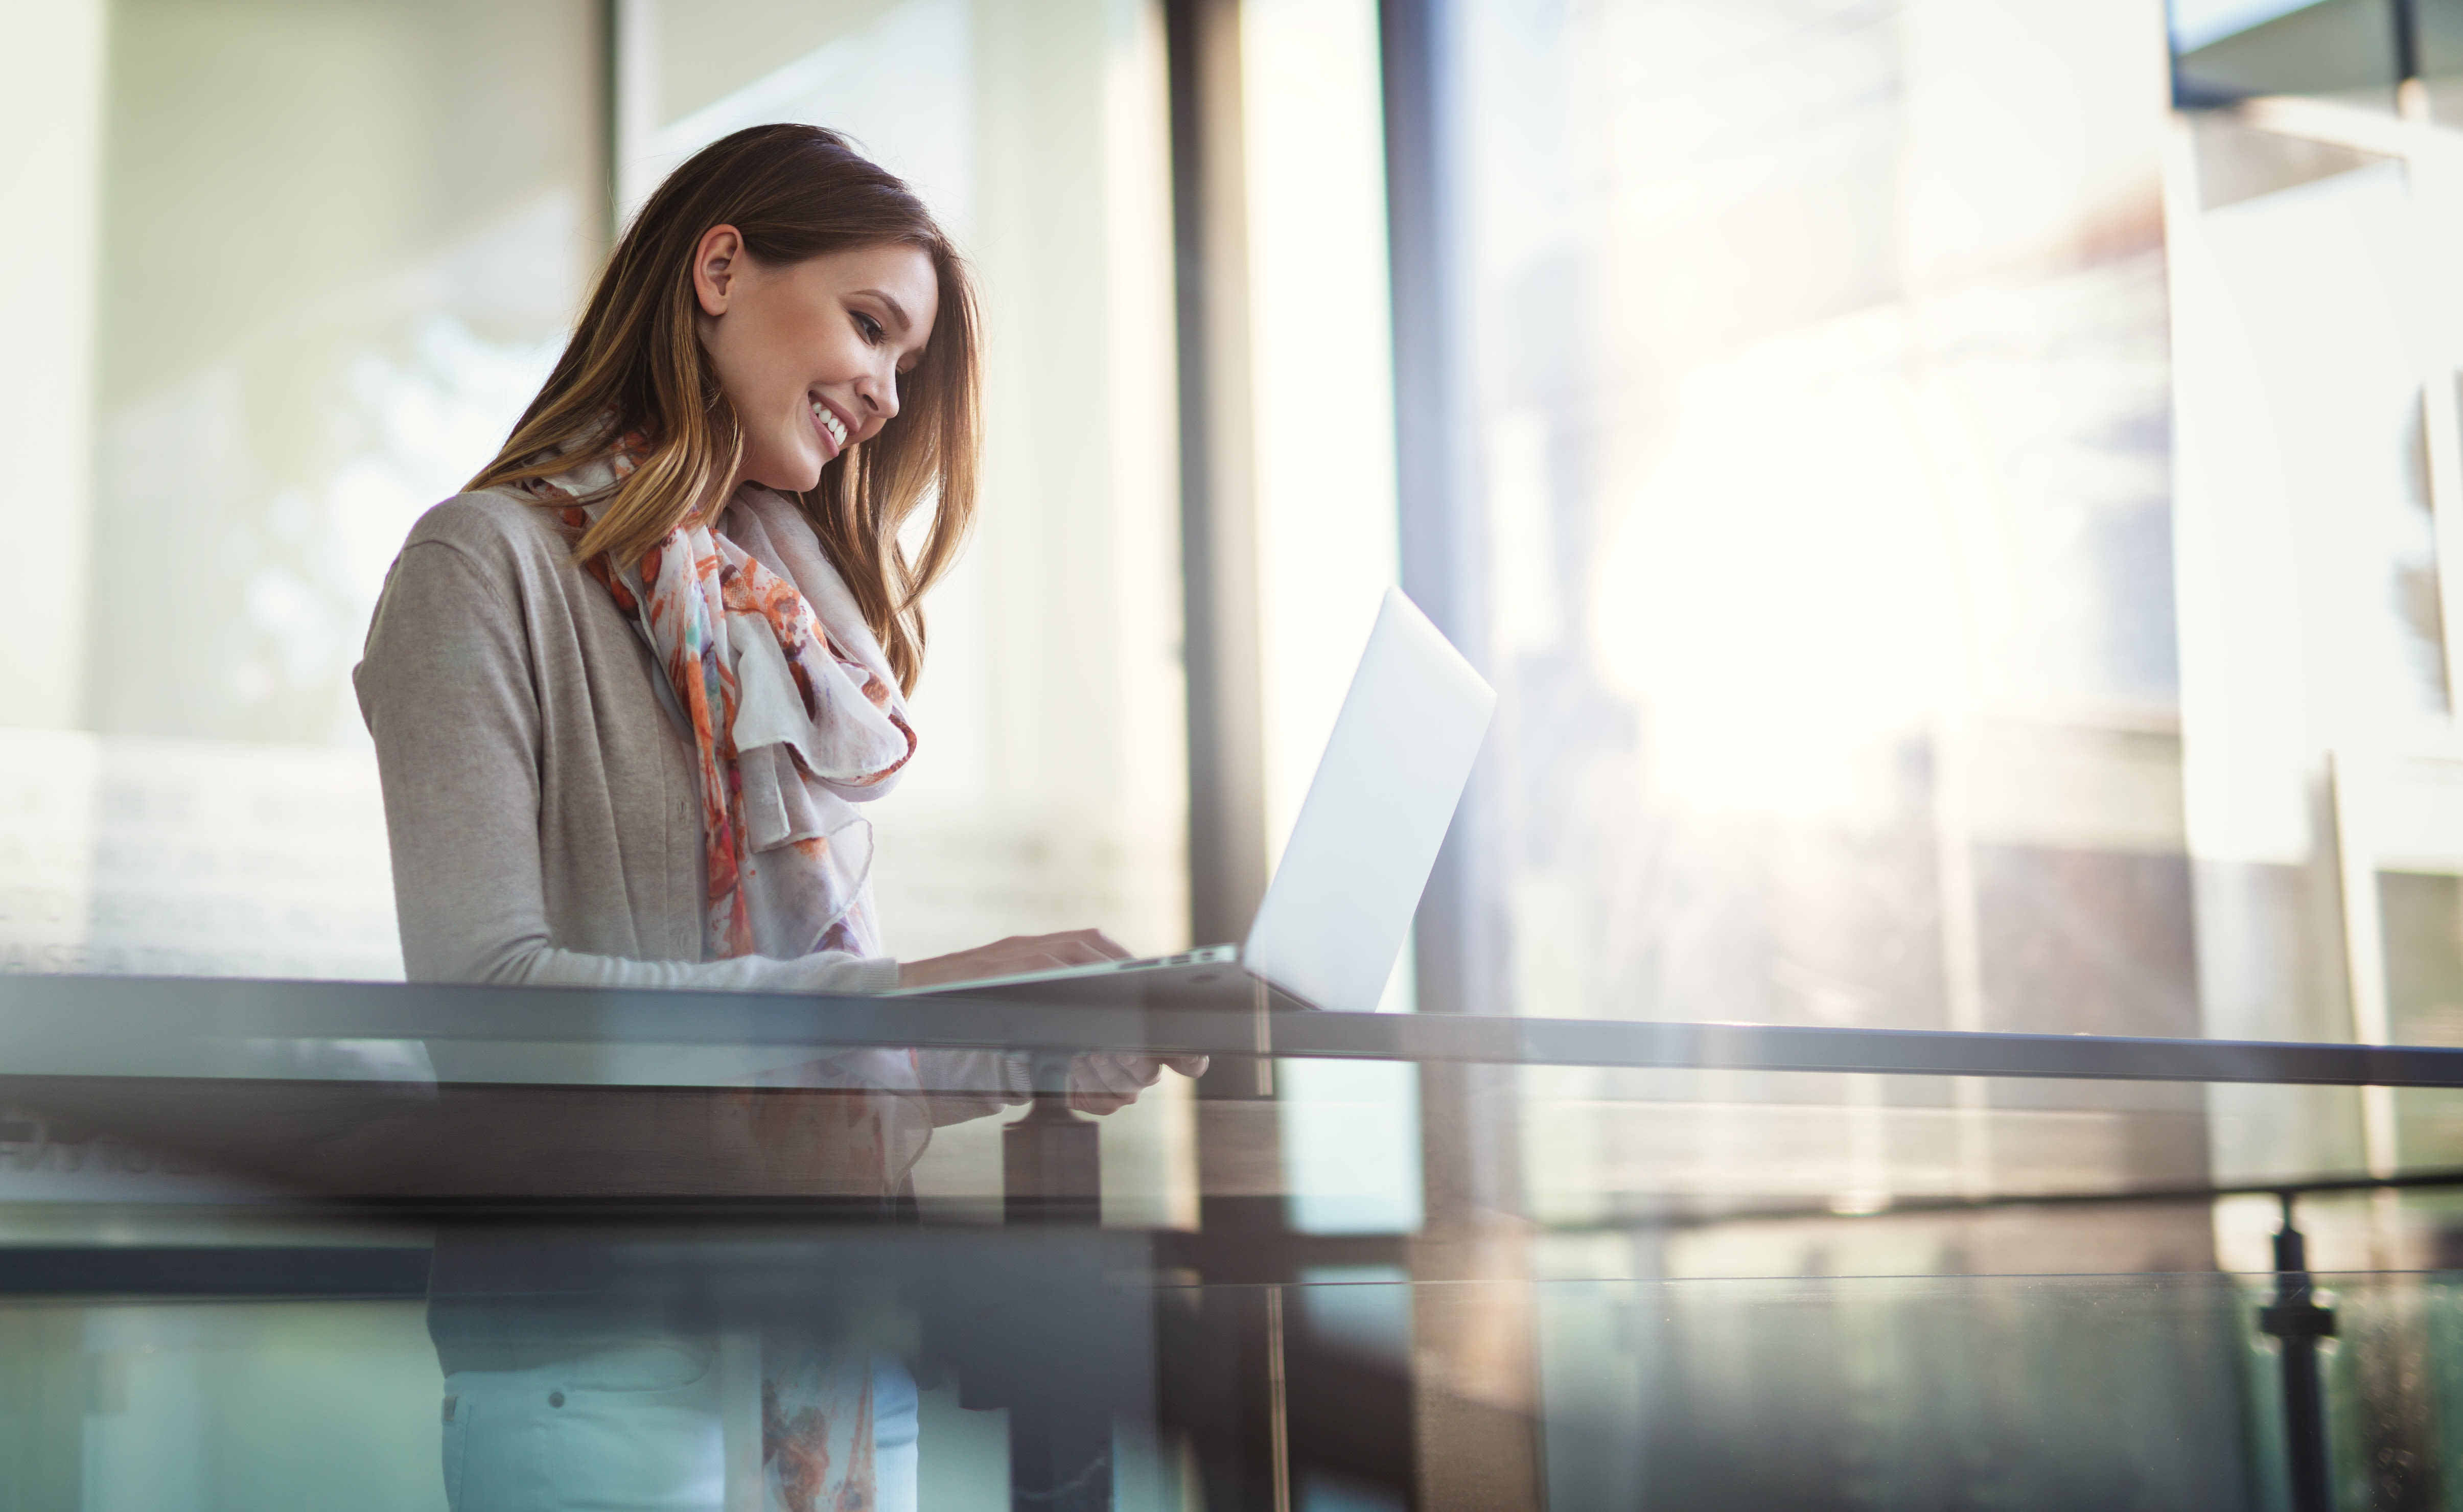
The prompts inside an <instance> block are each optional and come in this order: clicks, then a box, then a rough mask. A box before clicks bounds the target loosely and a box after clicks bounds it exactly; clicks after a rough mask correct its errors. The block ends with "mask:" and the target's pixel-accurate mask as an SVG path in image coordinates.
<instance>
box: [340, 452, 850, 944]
mask: <svg viewBox="0 0 2463 1512" xmlns="http://www.w3.org/2000/svg"><path fill="white" fill-rule="evenodd" d="M722 528H723V527H722ZM758 538H759V537H758V535H757V533H755V540H756V541H757V540H758ZM814 547H815V551H816V554H817V552H818V543H817V542H815V543H814ZM756 554H758V553H756ZM764 560H765V562H766V564H767V565H768V566H769V567H770V569H771V570H772V571H774V572H776V573H778V574H779V575H780V576H781V577H784V578H787V579H789V580H790V581H794V578H795V575H794V574H793V573H792V572H790V571H789V570H788V566H787V564H786V563H785V562H783V561H778V560H770V559H767V558H766V557H765V558H764ZM352 682H353V685H354V686H355V687H356V688H357V689H358V690H359V696H360V713H361V714H362V715H363V716H364V717H365V718H366V720H367V724H368V731H369V733H370V734H373V735H374V736H375V737H376V747H377V764H378V768H379V771H380V773H381V778H382V781H383V787H384V805H385V823H386V826H387V828H388V830H389V831H390V834H391V837H392V848H393V880H394V906H395V909H396V911H397V913H398V914H399V915H400V918H401V923H402V953H403V965H404V967H405V968H407V970H408V974H409V975H410V978H411V980H413V981H487V982H517V983H558V984H566V985H574V986H606V987H691V988H738V989H752V990H756V991H773V992H795V991H804V992H825V993H862V992H879V991H883V990H884V989H887V988H890V987H894V986H896V985H897V983H898V963H897V962H896V961H893V960H887V959H864V958H861V957H858V956H853V955H846V954H840V953H834V952H823V953H816V954H812V955H806V956H804V957H802V958H800V959H796V960H774V959H772V958H770V957H767V956H740V957H737V958H735V959H731V960H718V961H705V960H704V959H702V925H701V916H702V909H701V906H700V902H699V900H700V898H701V896H702V890H703V882H702V879H703V874H704V867H703V860H702V825H701V805H700V802H699V801H698V800H697V798H696V797H695V794H696V792H697V789H698V778H697V777H696V775H695V764H696V763H695V757H694V753H693V746H692V739H691V736H690V734H688V733H687V731H686V730H685V728H684V727H683V725H682V724H681V723H680V722H679V720H678V719H676V718H675V717H673V716H672V715H670V714H669V712H667V707H666V705H665V703H664V702H663V701H662V700H661V698H660V695H659V688H660V686H661V684H660V673H659V671H658V669H657V667H656V665H655V663H654V662H653V661H652V659H651V655H650V649H649V647H648V646H646V645H644V644H643V640H642V637H641V635H640V634H639V633H638V632H637V631H636V630H635V629H634V627H633V625H632V624H631V623H630V622H629V621H628V620H627V619H626V618H625V616H624V615H623V613H622V612H621V610H619V609H618V608H617V607H616V604H615V602H614V600H613V599H611V598H610V597H609V595H608V592H607V590H606V588H605V587H603V586H601V585H600V583H599V581H598V580H596V579H595V578H592V577H591V576H590V575H589V574H588V573H587V572H585V571H583V570H582V568H581V567H580V566H579V565H578V564H577V563H576V562H575V561H574V560H573V551H572V547H571V546H570V545H569V544H568V543H567V541H566V540H565V538H564V537H563V535H562V534H561V533H560V532H559V531H558V530H557V529H556V523H555V521H554V519H553V518H552V517H551V515H549V513H548V512H547V511H546V510H544V509H542V508H540V507H539V506H537V505H535V504H533V503H530V502H527V501H526V500H524V499H523V498H521V497H520V496H519V495H517V494H512V493H496V492H490V493H465V494H462V495H461V496H459V497H457V498H451V499H447V500H446V501H445V502H444V503H442V504H439V505H438V506H436V507H435V508H434V509H432V510H429V511H428V512H427V514H426V515H424V516H423V517H422V518H421V519H420V521H419V523H418V524H417V525H416V526H415V527H413V528H412V530H411V533H410V538H409V539H408V541H407V542H405V543H404V544H403V549H402V555H401V556H400V557H399V558H397V559H395V561H394V564H393V570H392V571H391V573H389V574H388V575H387V576H386V579H385V586H384V593H383V596H382V597H381V599H380V600H379V601H378V603H377V612H376V618H375V620H374V622H373V623H372V624H371V625H369V627H368V640H367V648H366V653H365V659H364V660H362V661H361V662H360V666H359V668H358V669H357V670H356V671H355V672H354V673H353V674H352Z"/></svg>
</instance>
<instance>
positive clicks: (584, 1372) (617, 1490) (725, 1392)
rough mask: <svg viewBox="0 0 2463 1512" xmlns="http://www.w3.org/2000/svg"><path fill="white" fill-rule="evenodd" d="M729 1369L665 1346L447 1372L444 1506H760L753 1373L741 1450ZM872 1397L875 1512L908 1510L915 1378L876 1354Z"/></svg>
mask: <svg viewBox="0 0 2463 1512" xmlns="http://www.w3.org/2000/svg"><path fill="white" fill-rule="evenodd" d="M733 1373H735V1374H738V1375H740V1374H741V1373H742V1372H740V1371H738V1372H733ZM872 1393H873V1455H874V1478H875V1485H876V1489H877V1491H878V1493H879V1507H880V1512H916V1449H917V1446H916V1426H917V1424H916V1409H917V1402H916V1392H915V1381H914V1378H913V1377H911V1376H909V1375H908V1374H907V1373H906V1369H905V1366H904V1365H902V1364H901V1363H899V1362H898V1361H897V1360H895V1359H892V1358H890V1357H888V1356H886V1355H875V1356H873V1357H872ZM744 1395H745V1383H744V1382H743V1381H741V1380H730V1371H729V1370H726V1369H724V1368H723V1365H722V1359H721V1351H718V1350H713V1349H707V1348H697V1347H695V1346H693V1345H690V1344H687V1343H682V1342H677V1343H669V1342H666V1341H652V1342H644V1343H641V1344H631V1345H624V1346H621V1347H618V1348H608V1349H602V1350H598V1351H595V1352H593V1353H590V1354H585V1355H579V1356H577V1357H576V1358H574V1359H571V1360H559V1361H557V1362H556V1363H555V1364H553V1365H543V1366H538V1367H536V1368H534V1369H532V1370H457V1371H455V1372H453V1373H452V1374H450V1375H448V1376H447V1377H446V1378H445V1495H446V1501H447V1505H448V1506H449V1507H450V1508H451V1509H452V1512H750V1509H752V1508H758V1507H762V1506H763V1503H764V1501H766V1500H767V1498H766V1497H765V1496H764V1494H763V1486H762V1476H761V1473H760V1436H759V1435H760V1415H759V1400H760V1381H759V1377H758V1374H757V1371H756V1372H755V1373H754V1374H753V1375H752V1380H751V1397H752V1399H751V1404H750V1405H751V1411H752V1417H751V1420H750V1434H751V1438H750V1458H749V1459H748V1458H747V1457H746V1453H745V1450H746V1443H745V1415H744V1414H745V1407H746V1403H745V1401H744ZM730 1422H732V1423H733V1425H734V1428H735V1431H734V1432H733V1433H730ZM730 1463H732V1465H733V1466H734V1468H735V1474H734V1475H733V1476H731V1477H730V1474H729V1470H730ZM765 1512H767V1509H765Z"/></svg>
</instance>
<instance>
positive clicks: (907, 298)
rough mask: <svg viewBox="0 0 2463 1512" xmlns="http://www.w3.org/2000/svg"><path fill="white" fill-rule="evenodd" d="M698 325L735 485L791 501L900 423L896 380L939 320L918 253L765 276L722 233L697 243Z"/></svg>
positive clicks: (862, 253) (830, 261) (877, 255)
mask: <svg viewBox="0 0 2463 1512" xmlns="http://www.w3.org/2000/svg"><path fill="white" fill-rule="evenodd" d="M693 292H694V294H695V295H696V296H697V297H698V298H699V300H700V304H701V316H700V318H699V320H698V321H697V322H696V323H697V324H698V326H699V328H700V331H701V340H702V345H703V347H704V348H705V349H707V350H708V353H709V356H710V362H711V363H712V365H714V366H715V367H716V368H717V370H718V383H719V387H720V389H721V390H722V391H723V392H725V394H726V395H727V401H728V403H729V404H730V405H733V406H734V409H735V415H736V418H737V420H738V421H740V422H741V423H742V424H743V427H744V465H743V471H741V472H740V473H739V474H738V477H737V481H738V482H753V483H759V484H763V485H765V486H767V487H770V488H774V489H778V490H781V491H784V492H786V493H802V492H803V491H805V490H806V489H809V488H812V487H813V486H814V485H815V484H817V483H818V482H819V481H820V479H821V469H822V467H824V466H825V465H826V464H827V463H828V462H829V461H830V459H831V458H833V457H835V456H837V455H838V454H839V452H841V451H843V450H845V449H847V448H849V447H851V446H855V445H856V444H858V443H860V442H863V441H869V440H871V439H872V438H873V437H874V436H877V435H879V434H881V427H883V426H885V425H887V424H888V423H889V420H890V417H891V416H893V415H895V414H897V413H898V380H899V375H901V374H902V373H905V371H907V370H908V369H909V368H912V367H913V366H914V365H915V363H916V361H917V359H919V358H920V357H922V355H923V352H924V343H925V342H926V341H927V340H930V339H931V336H932V318H933V317H934V316H935V315H936V314H938V313H939V309H940V285H939V281H938V280H937V279H935V278H934V277H933V275H932V260H931V258H929V257H927V256H926V255H925V253H924V252H923V250H922V249H921V248H917V247H908V246H904V245H900V244H895V243H893V244H890V245H886V246H881V247H861V248H857V249H856V250H854V251H852V252H829V253H826V254H824V255H822V256H819V257H814V258H809V259H807V260H805V261H803V262H798V263H780V264H776V265H772V264H768V263H764V262H761V261H759V260H758V259H756V258H754V257H752V256H751V255H749V254H748V253H747V252H745V250H744V240H743V238H742V237H741V236H740V235H738V234H737V232H736V230H735V228H734V227H732V226H720V227H715V228H713V229H712V230H709V231H708V233H706V234H705V235H704V236H703V237H702V239H701V245H700V247H699V249H698V250H697V252H696V254H695V257H694V261H693Z"/></svg>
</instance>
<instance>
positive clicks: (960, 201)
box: [618, 0, 1188, 958]
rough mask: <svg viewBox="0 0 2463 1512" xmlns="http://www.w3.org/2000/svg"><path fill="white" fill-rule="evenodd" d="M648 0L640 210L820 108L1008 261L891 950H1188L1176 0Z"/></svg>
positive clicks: (886, 828)
mask: <svg viewBox="0 0 2463 1512" xmlns="http://www.w3.org/2000/svg"><path fill="white" fill-rule="evenodd" d="M642 15H643V17H644V18H645V19H642V20H640V21H638V22H637V24H636V25H635V26H634V27H633V29H632V30H630V31H627V32H626V33H624V36H625V38H626V41H627V43H628V46H629V48H630V51H628V52H627V54H626V55H625V58H626V60H625V64H624V67H623V69H622V70H621V73H620V79H621V84H622V88H621V91H620V97H621V98H620V100H619V112H618V114H619V120H620V121H621V122H626V123H629V126H630V128H631V136H630V138H629V139H628V142H627V144H626V146H625V149H624V155H623V190H622V192H623V194H624V196H625V198H626V201H627V203H628V204H634V203H638V202H639V200H640V199H641V198H642V197H643V195H646V194H647V193H648V191H649V189H650V187H651V186H654V185H655V184H656V183H657V182H658V180H659V178H660V177H661V176H663V175H664V174H665V172H666V170H667V169H668V168H669V167H671V166H672V165H673V164H677V163H679V162H682V161H683V160H684V159H685V158H686V157H687V156H689V155H690V154H691V153H692V152H694V151H695V150H697V149H698V148H700V147H701V146H702V145H704V144H705V143H707V142H711V141H714V140H716V139H717V138H719V137H721V136H724V135H726V134H727V133H728V132H730V131H734V130H736V129H738V128H740V127H743V126H747V125H752V124H756V123H759V122H762V121H809V122H811V123H813V124H816V125H824V126H830V127H834V128H838V129H841V130H844V131H846V132H848V133H849V134H851V135H852V136H853V137H854V138H855V139H856V140H857V141H858V142H860V143H861V144H862V146H863V147H864V148H865V149H866V150H868V151H870V152H871V153H873V154H874V155H875V156H876V157H878V158H879V160H880V161H881V162H882V163H883V164H884V165H886V166H888V167H889V168H891V169H892V170H893V171H895V172H898V173H900V174H902V175H905V177H907V178H908V179H909V180H910V181H911V182H912V183H913V184H914V185H915V186H916V187H917V188H918V190H919V191H920V192H921V193H922V194H923V195H924V198H925V200H926V203H927V204H928V205H930V206H931V207H932V208H933V211H934V213H935V214H936V215H938V216H939V217H940V218H941V219H942V221H943V222H944V224H945V225H946V226H947V227H948V230H950V232H951V234H952V235H953V236H955V237H956V238H957V240H958V242H959V243H960V245H961V247H962V248H963V249H964V250H965V251H966V252H967V253H968V255H969V256H970V258H971V260H972V261H973V263H974V265H975V268H976V270H977V272H978V274H980V275H981V278H982V283H983V301H984V314H985V319H986V328H985V329H986V337H985V341H986V346H987V350H988V352H989V354H990V364H991V365H990V368H989V374H988V380H989V381H988V386H987V389H986V392H985V396H984V405H985V413H986V421H987V432H986V434H987V446H986V451H985V457H984V472H983V478H984V498H983V502H982V512H981V515H980V524H979V525H978V527H977V530H976V534H975V538H974V540H973V541H972V543H971V544H970V548H969V550H968V552H967V555H966V557H965V559H964V560H963V561H962V563H961V564H960V566H959V568H958V570H957V571H956V573H955V574H954V575H952V576H951V577H950V578H949V579H948V581H946V582H945V583H944V584H943V585H942V586H941V587H939V588H937V589H936V590H935V591H934V593H933V595H932V598H931V600H930V602H929V604H928V607H929V609H930V612H931V622H930V623H931V654H930V662H929V670H928V673H927V675H926V677H925V679H924V681H923V682H922V684H921V685H920V686H919V688H918V690H917V693H916V697H915V700H914V702H913V705H912V708H913V712H914V719H915V725H916V729H917V732H918V735H919V741H920V744H919V748H918V749H919V753H920V754H919V756H918V758H917V760H916V761H915V762H914V763H913V765H912V766H910V767H909V768H908V769H907V770H906V771H905V772H904V773H903V774H902V775H901V778H900V788H899V791H898V794H897V795H896V797H895V799H894V800H892V801H890V802H887V803H884V804H883V805H882V806H881V807H880V809H879V810H878V812H877V813H876V814H875V815H874V820H875V822H876V824H877V826H878V831H879V845H880V850H879V855H880V862H879V870H878V874H877V878H876V882H877V887H878V891H879V896H880V908H881V915H882V919H883V928H884V930H885V931H886V933H887V938H888V940H889V944H890V947H891V950H892V952H893V953H896V954H898V955H901V956H905V957H910V958H911V957H916V956H925V955H932V954H937V953H941V952H943V951H948V950H958V949H964V948H966V947H969V946H974V945H980V944H983V943H984V942H985V941H987V940H992V939H995V938H998V937H1000V936H1002V935H1005V934H1025V933H1039V932H1043V931H1050V930H1063V929H1082V928H1085V927H1088V926H1097V927H1100V928H1101V929H1103V930H1105V931H1108V932H1110V933H1111V934H1112V935H1113V936H1114V937H1116V938H1118V939H1120V940H1123V941H1124V942H1127V943H1129V944H1130V945H1131V946H1132V947H1134V948H1135V949H1137V950H1138V951H1140V952H1151V953H1165V952H1169V951H1174V950H1179V949H1182V948H1184V947H1185V946H1187V945H1188V892H1187V864H1186V861H1185V859H1184V851H1185V845H1186V835H1185V831H1186V812H1187V809H1186V805H1187V779H1186V776H1185V758H1184V755H1183V744H1184V741H1183V733H1182V732H1183V716H1182V709H1181V697H1182V695H1181V669H1180V664H1179V645H1180V633H1181V626H1180V618H1179V616H1180V602H1179V594H1178V591H1177V588H1176V586H1175V584H1176V583H1177V582H1178V576H1179V533H1178V524H1179V510H1180V502H1179V481H1178V473H1177V471H1176V467H1177V458H1176V455H1175V453H1174V451H1173V449H1172V438H1173V434H1174V425H1173V407H1172V405H1173V400H1172V394H1173V366H1172V364H1173V346H1172V325H1171V321H1172V304H1171V299H1172V291H1171V284H1170V276H1171V267H1172V262H1171V250H1170V246H1171V244H1170V236H1171V223H1170V180H1169V163H1168V146H1169V142H1168V133H1167V130H1166V109H1165V97H1164V69H1163V63H1164V59H1163V35H1162V22H1161V17H1160V15H1159V14H1158V13H1157V12H1156V11H1155V10H1154V9H1153V8H1152V7H1150V6H1147V5H1144V4H1126V5H1124V4H1118V3H1114V0H1067V3H1062V4H1057V5H1037V6H1035V7H1034V8H1032V11H1026V10H1021V9H1019V8H1016V7H1009V6H1000V5H979V4H974V3H970V0H899V3H895V4H870V3H867V4H836V5H822V6H812V5H781V4H776V3H774V0H665V3H664V4H659V5H655V6H649V7H644V8H643V10H642ZM748 36H759V37H761V38H763V43H762V45H761V46H760V47H757V48H747V47H746V46H745V45H744V40H743V39H744V38H746V37H748Z"/></svg>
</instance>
